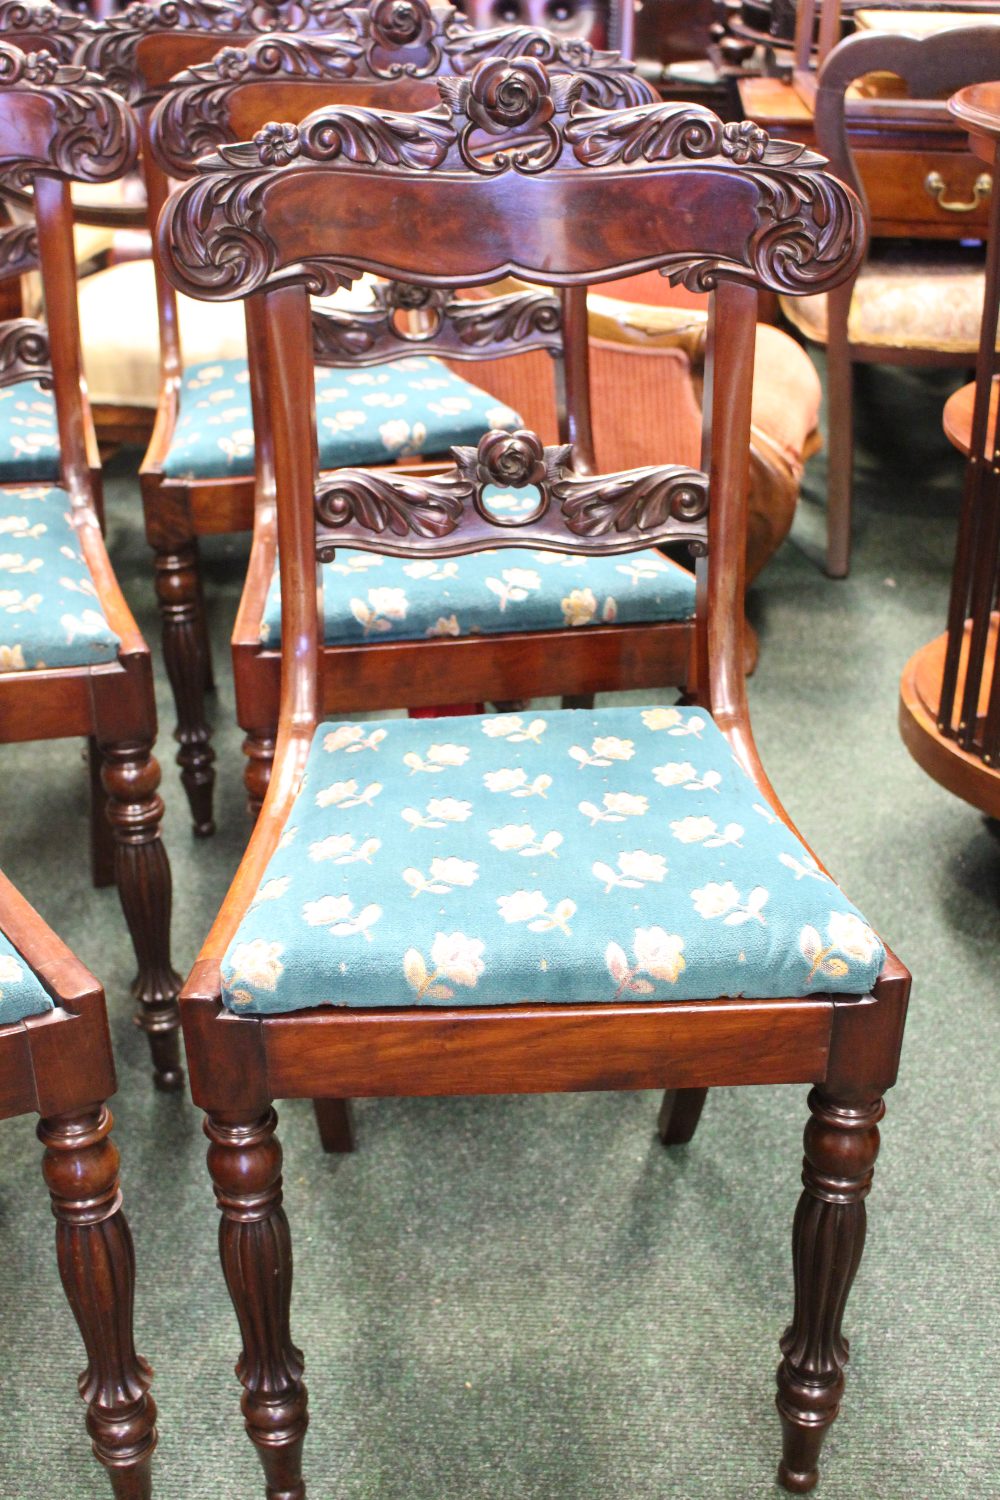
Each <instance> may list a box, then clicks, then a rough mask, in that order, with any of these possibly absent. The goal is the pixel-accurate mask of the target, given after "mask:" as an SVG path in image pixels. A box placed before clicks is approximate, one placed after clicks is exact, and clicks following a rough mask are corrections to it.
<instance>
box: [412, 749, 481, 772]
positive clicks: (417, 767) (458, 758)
mask: <svg viewBox="0 0 1000 1500" xmlns="http://www.w3.org/2000/svg"><path fill="white" fill-rule="evenodd" d="M468 758H469V747H468V745H428V746H427V759H426V760H421V758H420V756H419V755H418V754H417V753H416V751H415V750H408V751H407V753H406V754H405V755H404V756H403V765H404V766H409V768H410V771H411V772H412V773H415V772H417V771H444V770H446V769H447V768H448V767H449V766H464V765H465V762H466V761H467V760H468Z"/></svg>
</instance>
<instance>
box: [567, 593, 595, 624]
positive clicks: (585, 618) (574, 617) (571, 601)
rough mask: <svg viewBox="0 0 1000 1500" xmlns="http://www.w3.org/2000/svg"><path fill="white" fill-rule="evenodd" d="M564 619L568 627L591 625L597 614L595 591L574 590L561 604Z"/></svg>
mask: <svg viewBox="0 0 1000 1500" xmlns="http://www.w3.org/2000/svg"><path fill="white" fill-rule="evenodd" d="M561 608H562V612H563V619H564V620H565V622H566V624H567V625H570V626H573V625H589V624H590V622H591V620H592V619H593V618H594V616H595V615H596V614H597V599H596V598H595V596H594V590H593V589H591V588H586V589H573V590H572V592H571V593H569V594H567V596H566V598H565V599H563V601H562V604H561Z"/></svg>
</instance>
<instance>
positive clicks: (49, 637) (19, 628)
mask: <svg viewBox="0 0 1000 1500" xmlns="http://www.w3.org/2000/svg"><path fill="white" fill-rule="evenodd" d="M120 644H121V642H120V641H119V639H118V637H117V636H116V635H115V633H114V631H113V630H112V629H111V626H110V625H109V624H108V622H107V620H106V619H105V617H104V612H103V611H102V609H101V606H100V601H99V600H98V597H97V590H96V589H95V588H94V583H93V580H92V578H91V576H90V572H89V570H88V568H87V564H86V563H85V562H84V560H83V554H82V553H81V551H80V545H79V542H78V541H77V535H76V530H75V528H74V527H73V524H72V522H71V520H70V498H69V496H68V495H67V493H66V491H65V490H61V489H55V488H53V487H51V486H44V485H28V486H20V487H18V488H17V489H10V488H8V489H0V672H26V671H27V672H30V671H32V670H33V669H36V668H40V667H89V666H94V665H96V664H97V663H98V662H107V661H114V660H115V658H116V657H117V655H118V648H119V646H120Z"/></svg>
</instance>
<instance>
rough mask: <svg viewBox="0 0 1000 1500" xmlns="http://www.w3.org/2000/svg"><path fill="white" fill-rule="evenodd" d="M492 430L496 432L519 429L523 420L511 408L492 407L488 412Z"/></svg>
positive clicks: (487, 418) (487, 419) (487, 416)
mask: <svg viewBox="0 0 1000 1500" xmlns="http://www.w3.org/2000/svg"><path fill="white" fill-rule="evenodd" d="M486 421H487V422H488V424H489V426H490V430H491V431H493V432H496V431H498V430H500V429H502V428H504V427H519V426H520V424H521V418H520V417H519V416H518V414H517V412H516V411H513V410H512V409H511V408H510V407H509V406H490V407H488V408H487V411H486Z"/></svg>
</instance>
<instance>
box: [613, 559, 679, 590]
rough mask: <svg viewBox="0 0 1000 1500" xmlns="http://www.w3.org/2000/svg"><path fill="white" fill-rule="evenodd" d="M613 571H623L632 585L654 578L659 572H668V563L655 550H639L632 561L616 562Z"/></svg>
mask: <svg viewBox="0 0 1000 1500" xmlns="http://www.w3.org/2000/svg"><path fill="white" fill-rule="evenodd" d="M615 572H616V573H624V574H625V577H626V578H627V579H628V580H629V582H630V583H631V584H632V586H633V587H634V586H635V585H636V584H637V583H642V582H644V581H645V580H646V579H649V578H655V577H656V576H657V574H659V573H669V572H670V564H669V563H668V562H666V560H665V559H664V558H661V557H658V556H657V555H656V553H655V552H640V553H639V555H638V557H636V558H635V560H634V561H633V562H630V563H618V564H617V566H616V567H615Z"/></svg>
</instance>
